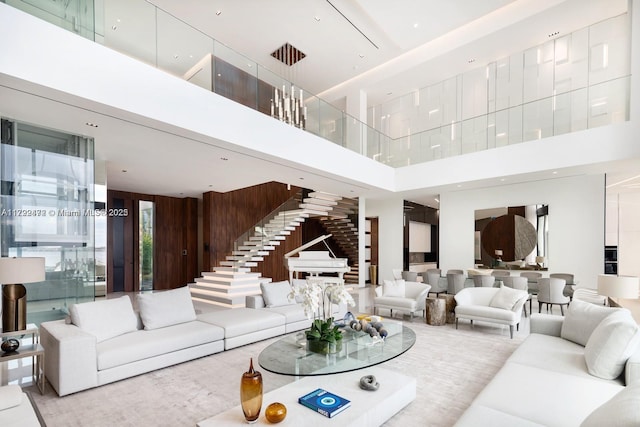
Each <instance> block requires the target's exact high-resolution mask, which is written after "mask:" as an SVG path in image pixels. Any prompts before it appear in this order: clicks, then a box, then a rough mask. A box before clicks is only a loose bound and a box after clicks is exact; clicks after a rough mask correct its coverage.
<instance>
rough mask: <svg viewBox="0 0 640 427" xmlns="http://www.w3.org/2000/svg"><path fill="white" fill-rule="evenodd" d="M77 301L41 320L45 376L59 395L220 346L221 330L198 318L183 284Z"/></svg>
mask: <svg viewBox="0 0 640 427" xmlns="http://www.w3.org/2000/svg"><path fill="white" fill-rule="evenodd" d="M137 300H138V301H137V302H138V305H139V308H140V310H139V312H135V311H134V310H133V306H132V304H131V300H130V299H129V297H128V296H123V297H120V298H115V299H108V300H104V301H96V302H88V303H83V304H75V305H73V306H71V308H70V320H69V321H65V320H59V321H53V322H43V323H42V324H41V325H40V337H41V342H42V345H43V347H44V348H45V351H46V357H45V369H46V376H47V378H48V380H49V382H50V383H51V385H52V386H53V388H54V389H55V390H56V392H57V393H58V394H59V395H60V396H64V395H67V394H70V393H75V392H78V391H81V390H85V389H89V388H92V387H97V386H100V385H103V384H108V383H111V382H114V381H118V380H121V379H124V378H128V377H132V376H134V375H139V374H143V373H146V372H150V371H153V370H156V369H160V368H163V367H166V366H170V365H174V364H177V363H181V362H185V361H187V360H192V359H196V358H199V357H203V356H207V355H210V354H214V353H218V352H221V351H223V350H224V333H225V331H224V329H223V328H222V327H220V326H217V325H214V324H211V323H209V322H205V321H200V320H198V319H197V317H196V313H195V310H194V308H193V303H192V301H191V295H190V293H189V289H188V288H187V287H184V288H179V289H175V290H171V291H165V292H158V293H152V294H142V295H138V296H137Z"/></svg>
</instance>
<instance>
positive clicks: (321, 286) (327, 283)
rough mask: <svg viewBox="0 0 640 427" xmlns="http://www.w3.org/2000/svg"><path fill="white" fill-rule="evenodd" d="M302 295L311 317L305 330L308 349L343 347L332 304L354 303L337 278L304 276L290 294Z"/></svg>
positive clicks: (322, 351)
mask: <svg viewBox="0 0 640 427" xmlns="http://www.w3.org/2000/svg"><path fill="white" fill-rule="evenodd" d="M296 296H298V297H301V298H302V304H303V306H304V311H305V314H306V315H307V317H308V318H309V319H314V320H313V322H312V323H311V328H310V329H307V330H306V331H305V336H306V339H307V348H308V349H309V351H312V352H314V353H320V354H331V353H337V352H339V351H340V350H341V349H342V331H340V329H339V328H338V326H335V325H334V324H333V317H332V316H331V306H332V304H340V303H345V304H347V305H355V302H354V301H353V297H351V295H350V294H349V293H348V292H347V290H346V289H345V288H344V283H343V282H342V280H340V279H327V278H321V279H318V278H313V279H307V283H306V285H303V286H300V287H294V288H293V292H292V295H291V297H292V298H293V297H296Z"/></svg>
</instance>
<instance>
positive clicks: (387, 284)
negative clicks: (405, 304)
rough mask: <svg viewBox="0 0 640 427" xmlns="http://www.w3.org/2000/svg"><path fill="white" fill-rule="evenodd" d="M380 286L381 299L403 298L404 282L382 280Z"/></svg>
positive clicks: (399, 280)
mask: <svg viewBox="0 0 640 427" xmlns="http://www.w3.org/2000/svg"><path fill="white" fill-rule="evenodd" d="M382 283H383V285H382V296H383V297H402V298H404V289H405V282H404V280H402V279H398V280H384V281H383V282H382Z"/></svg>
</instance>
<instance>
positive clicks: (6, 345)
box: [0, 338, 20, 353]
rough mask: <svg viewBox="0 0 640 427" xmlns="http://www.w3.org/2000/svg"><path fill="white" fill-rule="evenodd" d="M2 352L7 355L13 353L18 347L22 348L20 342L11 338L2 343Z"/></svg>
mask: <svg viewBox="0 0 640 427" xmlns="http://www.w3.org/2000/svg"><path fill="white" fill-rule="evenodd" d="M0 347H1V348H2V351H4V352H5V353H11V352H12V351H16V350H17V349H18V347H20V341H18V340H17V339H15V338H9V339H8V340H6V341H4V342H3V343H2V346H0Z"/></svg>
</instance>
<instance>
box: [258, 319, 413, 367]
mask: <svg viewBox="0 0 640 427" xmlns="http://www.w3.org/2000/svg"><path fill="white" fill-rule="evenodd" d="M385 327H386V328H387V329H388V330H389V336H387V338H386V339H385V340H384V341H380V342H376V343H374V341H373V339H372V338H371V337H370V336H369V335H368V334H366V333H364V332H356V331H354V330H352V329H350V328H346V330H344V331H343V338H342V349H341V350H340V351H339V352H337V353H335V354H327V355H325V354H318V353H313V352H311V351H309V350H308V349H307V346H306V339H305V337H304V332H299V333H297V334H290V335H288V336H286V337H284V338H282V339H280V340H278V341H276V342H274V343H273V344H270V345H269V346H268V347H267V348H265V349H264V350H263V351H262V352H261V353H260V356H259V357H258V363H259V364H260V366H261V367H262V368H263V369H265V370H267V371H269V372H274V373H276V374H282V375H296V376H308V375H329V374H337V373H340V372H348V371H354V370H357V369H362V368H367V367H369V366H373V365H377V364H379V363H383V362H386V361H388V360H391V359H393V358H394V357H398V356H399V355H401V354H402V353H404V352H405V351H407V350H409V349H410V348H411V347H412V346H413V344H414V343H415V342H416V334H415V332H413V331H412V330H411V329H409V328H408V327H406V326H403V325H402V323H400V322H393V323H389V324H387V323H385Z"/></svg>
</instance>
